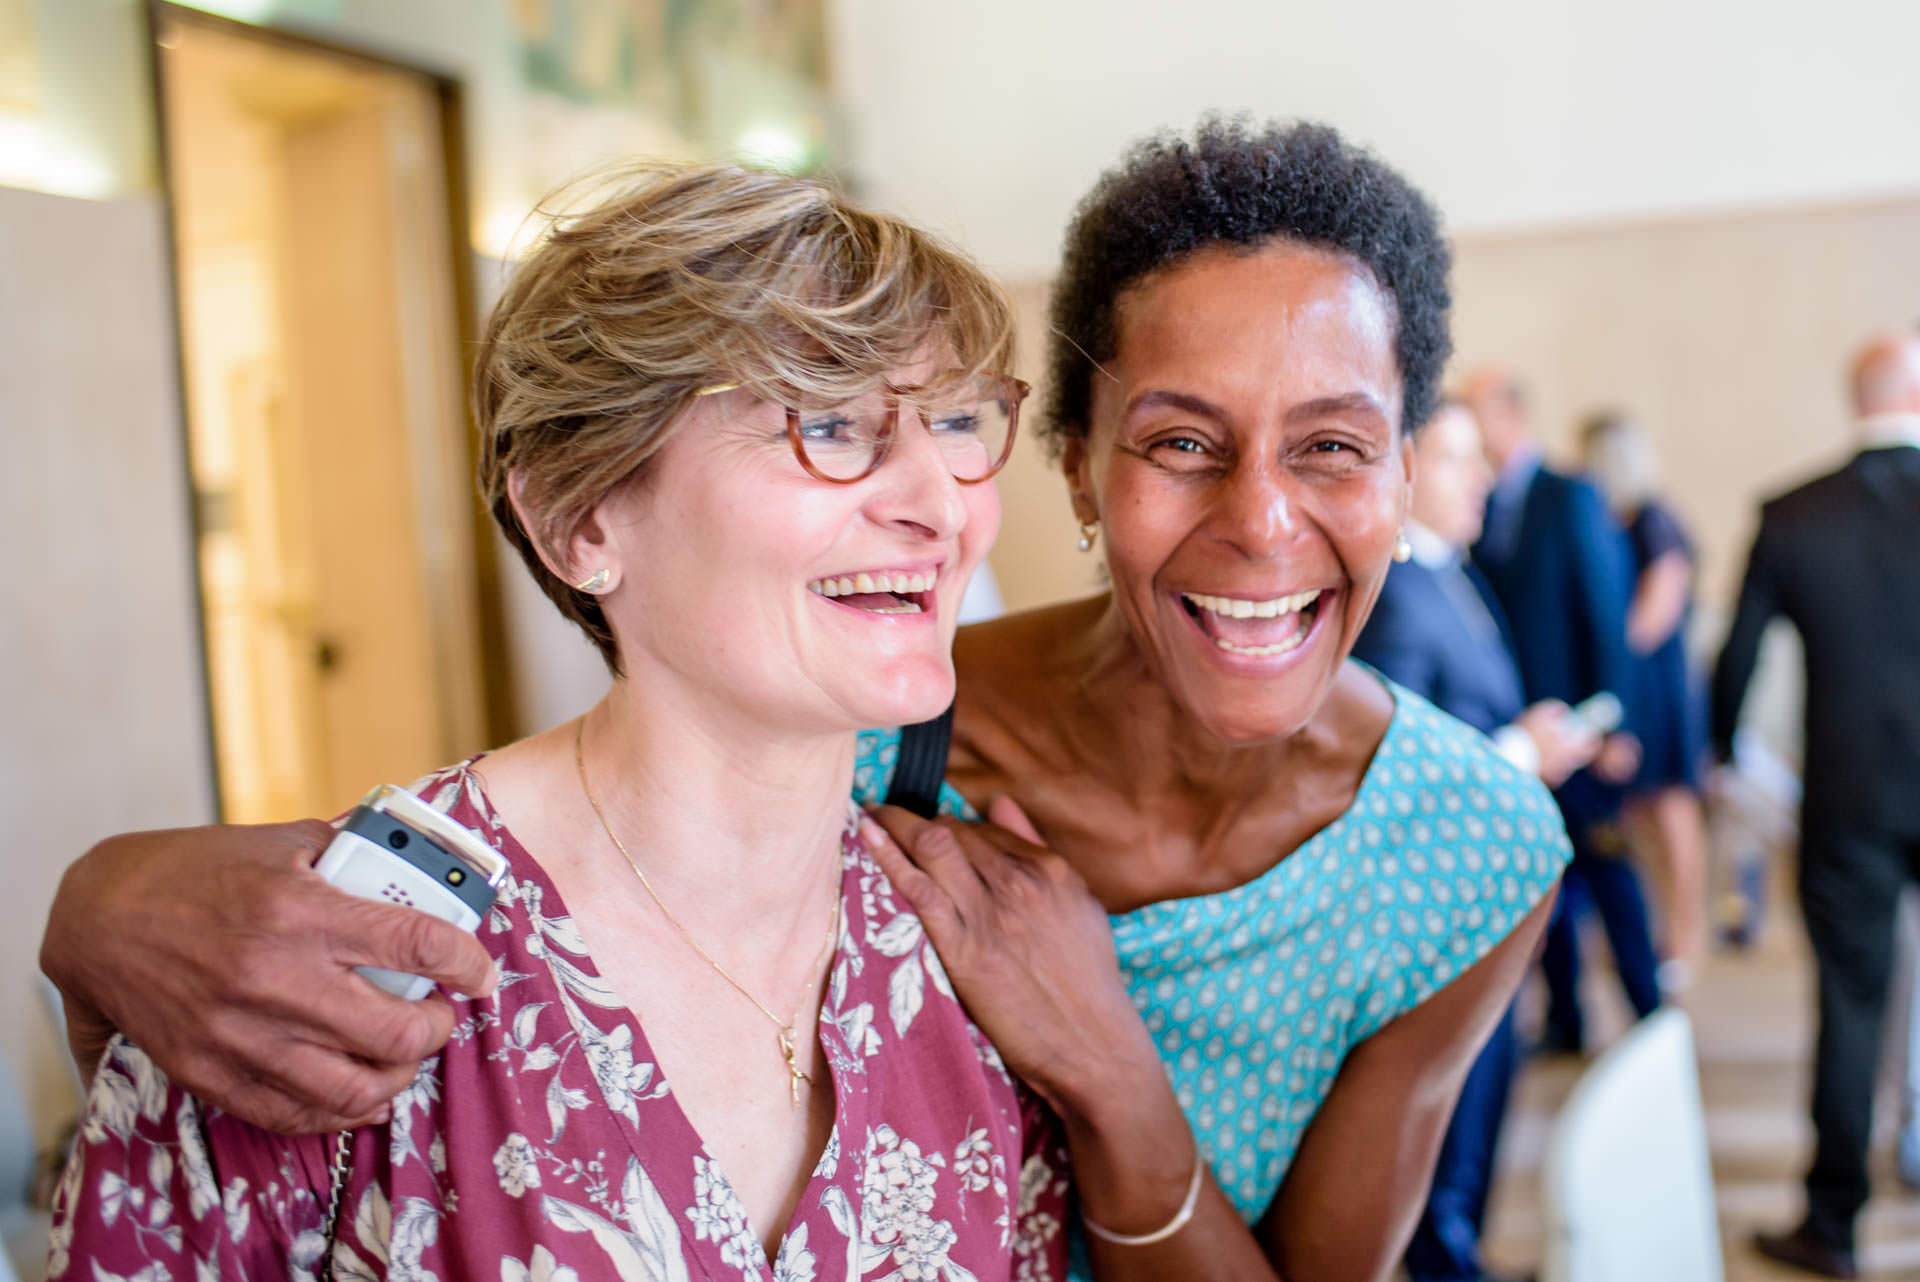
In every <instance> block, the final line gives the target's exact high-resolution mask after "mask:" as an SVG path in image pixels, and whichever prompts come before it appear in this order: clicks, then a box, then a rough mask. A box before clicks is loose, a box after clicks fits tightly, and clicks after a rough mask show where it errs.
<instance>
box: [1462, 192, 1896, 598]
mask: <svg viewBox="0 0 1920 1282" xmlns="http://www.w3.org/2000/svg"><path fill="white" fill-rule="evenodd" d="M1454 286H1455V287H1454V298H1455V310H1456V320H1455V325H1454V336H1455V343H1456V356H1455V361H1454V366H1453V368H1454V369H1455V370H1464V369H1466V368H1468V367H1469V366H1471V365H1472V364H1473V363H1475V362H1477V361H1481V360H1486V359H1490V358H1496V357H1497V358H1499V359H1500V360H1502V361H1505V362H1508V363H1510V364H1512V365H1514V366H1515V367H1516V368H1517V369H1518V370H1519V371H1520V372H1521V373H1522V374H1523V375H1524V376H1526V378H1527V379H1528V380H1529V382H1530V383H1531V385H1532V387H1533V391H1534V396H1533V399H1534V403H1535V407H1536V411H1537V415H1536V416H1537V419H1538V423H1539V426H1540V428H1541V430H1542V432H1543V434H1544V435H1545V437H1546V439H1547V442H1548V448H1549V451H1550V452H1553V453H1558V454H1559V455H1560V456H1561V457H1563V458H1564V457H1566V447H1567V446H1569V445H1570V444H1571V440H1572V429H1573V425H1574V421H1575V419H1576V417H1577V416H1579V415H1581V414H1582V413H1584V412H1585V411H1587V410H1590V409H1592V408H1595V407H1597V406H1601V405H1619V406H1623V407H1625V408H1627V409H1628V410H1630V411H1632V412H1633V413H1635V414H1636V415H1638V416H1639V417H1640V419H1641V420H1642V422H1643V423H1644V424H1645V425H1646V427H1647V429H1648V430H1649V432H1650V433H1651V434H1652V436H1653V438H1654V440H1655V442H1656V444H1657V446H1658V449H1659V451H1660V456H1661V462H1662V464H1663V465H1664V470H1665V473H1666V479H1667V484H1668V487H1669V490H1670V492H1671V494H1672V497H1673V499H1674V501H1675V503H1676V504H1677V506H1678V508H1679V510H1680V511H1681V513H1682V514H1683V516H1684V517H1685V518H1686V519H1687V521H1688V522H1689V524H1690V525H1691V526H1692V528H1693V532H1694V534H1695V535H1696V537H1697V538H1698V540H1699V542H1700V548H1701V553H1702V569H1703V571H1704V574H1703V582H1702V598H1703V601H1704V602H1705V603H1706V604H1708V605H1709V606H1717V607H1725V606H1728V605H1730V603H1731V600H1732V594H1733V593H1734V592H1735V591H1736V590H1737V588H1738V580H1739V575H1740V573H1741V569H1742V567H1743V566H1744V564H1745V560H1746V551H1747V544H1748V541H1749V539H1750V538H1751V536H1752V529H1753V520H1754V515H1755V507H1756V505H1757V503H1758V502H1759V500H1760V499H1761V498H1762V497H1764V496H1766V495H1768V494H1770V493H1773V492H1775V491H1777V490H1779V489H1781V488H1784V487H1786V486H1788V485H1790V484H1792V483H1793V482H1795V481H1796V480H1798V479H1801V478H1804V477H1807V476H1809V475H1811V474H1813V473H1815V472H1817V471H1820V470H1824V469H1826V468H1828V467H1831V466H1836V465H1837V464H1838V463H1839V462H1841V461H1842V460H1843V459H1844V458H1845V457H1846V456H1847V455H1848V454H1849V453H1850V452H1851V445H1850V441H1851V436H1850V433H1849V430H1848V417H1849V416H1848V410H1847V405H1846V398H1845V388H1844V381H1843V370H1844V367H1845V363H1846V361H1847V358H1848V355H1849V353H1850V352H1851V350H1852V349H1853V348H1854V347H1855V346H1856V345H1857V344H1858V343H1859V342H1860V340H1861V339H1862V337H1863V336H1865V335H1866V334H1867V333H1869V332H1870V331H1872V330H1874V329H1877V328H1881V327H1885V326H1912V325H1914V324H1915V323H1916V322H1920V195H1915V196H1914V197H1913V198H1910V199H1906V200H1895V201H1886V202H1878V203H1865V204H1855V205H1835V206H1828V207H1813V208H1789V209H1780V210H1774V211H1770V212H1756V213H1747V214H1740V215H1730V216H1723V217H1701V218H1689V219H1678V220H1670V221H1661V222H1641V223H1621V224H1614V225H1596V226H1593V227H1588V228H1576V229H1568V230H1559V231H1549V232H1540V233H1534V234H1528V235H1518V236H1502V237H1473V236H1468V237H1462V238H1461V241H1460V243H1459V246H1458V249H1457V260H1456V268H1455V274H1454Z"/></svg>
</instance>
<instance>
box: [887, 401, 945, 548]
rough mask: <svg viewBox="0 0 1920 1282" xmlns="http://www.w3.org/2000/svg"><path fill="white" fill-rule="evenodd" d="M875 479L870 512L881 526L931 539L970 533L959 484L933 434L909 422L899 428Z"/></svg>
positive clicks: (908, 420)
mask: <svg viewBox="0 0 1920 1282" xmlns="http://www.w3.org/2000/svg"><path fill="white" fill-rule="evenodd" d="M903 417H905V416H903ZM873 479H874V481H876V482H878V485H877V487H876V489H875V491H874V496H873V500H872V502H871V504H870V505H869V511H870V512H872V514H873V516H874V519H875V520H877V521H879V522H880V523H881V524H883V525H887V526H891V527H893V528H896V529H899V530H902V531H904V532H906V533H908V534H910V535H912V536H914V537H917V538H922V539H929V540H941V539H951V538H954V537H956V536H957V535H958V534H959V533H960V531H961V530H962V529H963V528H965V526H966V523H967V504H966V500H965V498H964V496H963V495H962V494H961V492H960V488H961V487H960V482H958V481H956V480H955V479H954V478H953V472H952V470H951V469H950V468H949V467H948V465H947V460H946V456H945V455H943V454H942V453H941V452H940V447H939V446H938V445H937V444H935V443H934V439H933V437H932V435H931V434H929V433H928V432H926V431H925V430H924V429H922V428H921V426H920V424H919V423H918V422H915V421H913V420H912V419H911V418H910V417H908V419H907V421H905V422H902V423H901V424H900V427H899V430H898V432H897V434H896V435H895V437H894V440H893V446H892V448H891V449H890V450H889V451H888V452H887V459H886V462H884V463H882V464H881V465H880V469H879V470H878V471H877V472H875V473H874V475H873Z"/></svg>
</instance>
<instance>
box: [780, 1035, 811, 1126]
mask: <svg viewBox="0 0 1920 1282" xmlns="http://www.w3.org/2000/svg"><path fill="white" fill-rule="evenodd" d="M780 1053H781V1054H782V1055H785V1056H786V1057H787V1072H788V1074H789V1075H790V1077H789V1080H788V1082H787V1090H788V1093H789V1094H790V1095H791V1096H792V1097H793V1104H794V1106H795V1107H798V1106H799V1104H800V1083H802V1082H805V1083H807V1085H809V1086H811V1085H813V1079H812V1078H811V1077H808V1076H807V1075H806V1073H804V1072H802V1071H801V1068H800V1052H799V1050H798V1048H796V1047H795V1046H794V1044H793V1029H792V1028H790V1027H789V1028H783V1029H781V1030H780Z"/></svg>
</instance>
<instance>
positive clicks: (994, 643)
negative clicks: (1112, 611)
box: [953, 593, 1107, 695]
mask: <svg viewBox="0 0 1920 1282" xmlns="http://www.w3.org/2000/svg"><path fill="white" fill-rule="evenodd" d="M1106 608H1107V596H1106V594H1105V593H1101V594H1099V595H1097V596H1090V597H1082V598H1080V599H1079V600H1075V601H1065V602H1062V603H1060V604H1058V605H1045V606H1040V607H1039V608H1037V609H1033V610H1021V611H1019V612H1018V613H1016V614H1005V615H1002V616H1000V617H999V618H997V619H990V620H988V621H987V622H985V623H972V624H968V625H967V626H966V627H964V628H961V629H960V631H959V632H958V633H957V634H956V635H955V637H954V640H953V661H954V666H955V667H956V668H958V669H959V672H960V680H961V683H962V685H963V686H964V685H965V684H966V683H968V682H969V681H972V682H974V683H976V684H979V685H982V686H984V687H986V688H988V689H993V688H997V687H998V686H999V685H1001V684H1003V683H1006V682H1009V681H1018V680H1020V679H1021V678H1028V679H1031V678H1033V677H1035V676H1036V675H1038V674H1039V673H1041V672H1042V671H1044V669H1045V668H1046V667H1048V666H1050V665H1048V663H1047V662H1046V661H1047V659H1048V658H1049V656H1051V655H1054V654H1056V653H1057V652H1058V649H1059V646H1060V644H1061V643H1062V642H1064V641H1067V640H1069V639H1070V638H1074V637H1078V636H1083V635H1085V634H1086V632H1087V631H1088V629H1089V628H1090V627H1091V626H1092V625H1093V622H1094V620H1096V619H1098V618H1099V617H1100V615H1101V614H1102V613H1103V612H1104V611H1105V610H1106ZM965 693H966V692H965V690H964V689H963V691H962V694H963V695H964V694H965Z"/></svg>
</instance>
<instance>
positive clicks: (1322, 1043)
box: [854, 682, 1569, 1224]
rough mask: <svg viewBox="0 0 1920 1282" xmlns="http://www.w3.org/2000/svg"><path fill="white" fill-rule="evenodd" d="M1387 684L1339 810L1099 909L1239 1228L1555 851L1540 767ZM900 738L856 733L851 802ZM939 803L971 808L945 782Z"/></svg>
mask: <svg viewBox="0 0 1920 1282" xmlns="http://www.w3.org/2000/svg"><path fill="white" fill-rule="evenodd" d="M1387 684H1388V687H1389V689H1390V690H1391V691H1392V693H1393V697H1394V704H1395V706H1394V713H1393V719H1392V721H1391V723H1390V724H1389V725H1388V727H1387V733H1386V736H1385V738H1383V739H1382V740H1381V743H1380V747H1379V750H1378V751H1377V752H1376V753H1375V754H1374V758H1373V761H1372V763H1371V764H1370V765H1369V766H1368V768H1367V772H1366V775H1365V777H1364V778H1363V779H1362V780H1361V783H1360V789H1359V791H1358V792H1357V793H1356V794H1355V796H1354V800H1353V804H1352V805H1351V806H1350V807H1348V809H1347V810H1346V812H1345V813H1343V814H1342V815H1341V816H1340V817H1339V818H1337V819H1335V820H1334V821H1333V822H1332V823H1331V824H1329V825H1327V826H1326V827H1325V828H1323V829H1321V830H1320V831H1319V832H1318V833H1316V834H1314V835H1313V836H1312V837H1310V838H1309V839H1308V840H1307V841H1306V842H1305V843H1303V844H1302V845H1301V846H1300V848H1299V849H1298V850H1296V851H1295V852H1294V853H1293V854H1291V855H1289V856H1288V857H1287V858H1285V859H1282V860H1281V861H1280V862H1279V863H1278V864H1276V865H1275V866H1274V867H1272V868H1271V869H1269V870H1268V871H1267V872H1266V873H1264V874H1262V875H1261V876H1259V877H1256V878H1254V879H1253V880H1252V881H1250V882H1247V883H1246V884H1245V885H1241V886H1236V887H1234V888H1233V889H1232V890H1228V891H1223V892H1221V893H1219V894H1213V895H1199V896H1195V897H1194V898H1191V899H1174V900H1168V901H1165V902H1162V903H1157V904H1149V905H1147V906H1146V907H1145V908H1141V909H1138V910H1136V911H1134V912H1129V913H1120V914H1117V915H1115V916H1114V917H1113V918H1112V922H1113V936H1114V943H1115V945H1116V948H1117V950H1118V952H1119V957H1120V969H1121V972H1122V974H1123V975H1124V976H1125V978H1126V982H1127V986H1128V988H1129V989H1131V990H1132V993H1133V1004H1134V1007H1135V1009H1137V1010H1138V1011H1139V1012H1140V1015H1141V1018H1142V1019H1144V1020H1145V1021H1146V1025H1147V1028H1148V1030H1149V1031H1151V1032H1152V1034H1153V1036H1154V1038H1155V1040H1156V1041H1158V1042H1159V1045H1160V1055H1161V1058H1162V1059H1163V1060H1164V1061H1165V1063H1166V1066H1167V1076H1168V1078H1169V1079H1170V1080H1171V1081H1172V1083H1173V1088H1174V1092H1175V1093H1176V1095H1177V1096H1178V1097H1179V1100H1180V1106H1181V1107H1182V1108H1183V1109H1184V1110H1185V1111H1186V1114H1187V1120H1188V1122H1189V1123H1190V1124H1191V1125H1192V1127H1193V1133H1194V1136H1195V1138H1196V1139H1197V1140H1198V1141H1199V1144H1200V1149H1201V1151H1202V1152H1203V1153H1204V1154H1205V1155H1206V1159H1207V1161H1208V1163H1209V1164H1210V1165H1211V1166H1212V1168H1213V1174H1214V1178H1215V1179H1216V1180H1217V1181H1218V1182H1219V1185H1220V1188H1221V1190H1222V1191H1223V1192H1224V1193H1225V1194H1226V1195H1227V1197H1228V1198H1229V1199H1230V1200H1231V1201H1232V1202H1233V1204H1234V1206H1235V1207H1237V1208H1238V1209H1239V1211H1240V1214H1241V1216H1242V1217H1243V1218H1244V1219H1245V1220H1246V1221H1247V1223H1248V1224H1252V1223H1254V1222H1255V1221H1256V1220H1258V1219H1259V1218H1260V1216H1261V1215H1263V1214H1264V1213H1265V1212H1266V1209H1267V1206H1268V1205H1269V1204H1270V1203H1271V1202H1272V1201H1273V1198H1274V1195H1275V1194H1276V1193H1278V1192H1279V1190H1280V1183H1281V1180H1282V1179H1283V1178H1284V1177H1285V1176H1286V1173H1287V1167H1288V1165H1289V1164H1290V1163H1291V1162H1292V1161H1293V1155H1294V1152H1295V1151H1296V1150H1297V1149H1298V1148H1299V1145H1300V1137H1301V1136H1302V1134H1304V1133H1305V1131H1306V1128H1307V1123H1309V1122H1310V1121H1312V1120H1313V1115H1314V1114H1315V1113H1316V1112H1317V1111H1318V1110H1319V1108H1320V1104H1321V1102H1322V1101H1323V1100H1325V1099H1326V1097H1327V1093H1328V1092H1329V1091H1330V1090H1332V1089H1333V1081H1334V1077H1335V1076H1336V1075H1337V1074H1338V1073H1339V1071H1340V1065H1341V1063H1342V1062H1343V1061H1344V1060H1345V1059H1346V1056H1347V1052H1348V1051H1349V1050H1351V1049H1352V1048H1353V1047H1354V1046H1355V1045H1356V1044H1357V1043H1359V1042H1360V1041H1361V1040H1362V1039H1364V1038H1366V1037H1368V1036H1371V1035H1372V1034H1373V1033H1375V1032H1377V1031H1379V1030H1380V1028H1381V1027H1382V1026H1384V1025H1385V1024H1387V1023H1388V1022H1389V1021H1390V1020H1392V1019H1393V1018H1394V1017H1395V1016H1398V1015H1403V1014H1405V1013H1406V1012H1407V1011H1409V1010H1412V1009H1413V1008H1414V1007H1415V1006H1418V1005H1419V1004H1420V1003H1421V1002H1423V1001H1425V1000H1426V999H1427V998H1429V997H1431V996H1432V995H1433V994H1434V993H1436V992H1438V991H1439V990H1440V989H1441V988H1442V987H1444V986H1445V985H1446V984H1447V983H1448V982H1449V981H1450V980H1452V979H1454V978H1455V977H1456V976H1458V975H1459V974H1460V973H1461V972H1463V971H1465V970H1466V969H1467V968H1468V967H1470V966H1472V965H1473V963H1474V962H1476V961H1478V960H1479V959H1480V958H1482V957H1484V956H1485V955H1486V954H1487V953H1488V952H1489V951H1491V950H1492V949H1493V947H1494V946H1495V945H1496V944H1498V943H1499V942H1500V941H1501V940H1503V939H1505V938H1506V937H1507V935H1508V934H1509V933H1510V932H1511V931H1512V930H1513V929H1514V927H1516V926H1518V925H1519V924H1520V921H1521V919H1522V918H1524V917H1525V916H1526V915H1527V914H1528V913H1529V912H1531V911H1532V910H1533V909H1534V907H1536V906H1537V905H1538V904H1539V903H1540V902H1541V901H1542V900H1543V899H1544V898H1545V897H1546V896H1547V894H1548V892H1550V891H1551V890H1552V889H1553V886H1554V884H1555V883H1556V882H1557V881H1558V879H1559V877H1560V872H1561V870H1562V869H1563V868H1565V867H1566V863H1567V859H1568V857H1569V848H1568V845H1567V836H1566V832H1565V830H1564V829H1563V828H1562V826H1561V823H1560V812H1559V810H1558V808H1557V807H1555V805H1554V802H1553V798H1552V796H1551V795H1550V794H1549V793H1548V792H1547V790H1546V788H1545V787H1543V786H1542V785H1541V783H1540V781H1539V780H1538V779H1535V778H1534V777H1532V776H1531V775H1526V774H1523V773H1521V772H1519V771H1517V770H1515V769H1514V768H1513V767H1512V766H1510V765H1508V764H1507V763H1506V762H1505V761H1503V760H1501V759H1500V757H1498V756H1496V755H1495V754H1494V752H1493V749H1492V746H1491V744H1489V743H1488V741H1487V740H1486V738H1485V737H1483V736H1482V735H1481V734H1480V733H1479V732H1478V731H1476V730H1474V729H1472V728H1471V727H1469V726H1467V725H1465V724H1464V723H1462V722H1459V721H1456V720H1455V719H1454V718H1452V717H1450V716H1448V715H1447V714H1446V713H1444V712H1441V711H1440V710H1439V709H1438V708H1435V707H1434V706H1433V705H1432V704H1430V703H1428V702H1427V701H1426V700H1424V699H1422V698H1420V697H1419V696H1418V695H1416V694H1414V693H1412V692H1411V691H1409V690H1406V689H1404V688H1402V687H1400V686H1396V685H1393V684H1392V683H1391V682H1388V683H1387ZM898 743H899V731H897V730H889V731H873V732H869V733H868V734H865V735H863V736H861V741H860V755H859V761H858V764H857V766H856V768H855V772H854V788H855V792H856V793H857V794H858V795H859V797H860V799H861V800H874V799H877V798H878V797H879V796H880V795H881V794H882V793H884V792H885V790H886V784H887V781H888V780H889V779H890V778H891V777H892V773H893V764H894V757H895V754H896V751H897V746H898ZM942 808H943V809H944V810H946V811H948V812H949V813H952V814H957V815H961V816H964V817H967V818H972V817H974V816H973V812H972V811H971V810H970V809H969V808H968V806H967V804H966V802H965V801H963V800H962V799H961V798H960V796H959V794H958V793H956V792H954V791H953V789H952V788H947V789H945V790H944V792H943V795H942Z"/></svg>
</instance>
